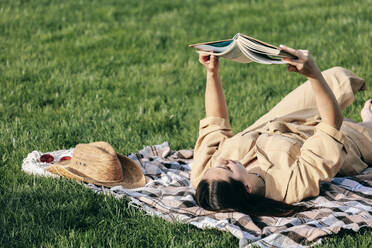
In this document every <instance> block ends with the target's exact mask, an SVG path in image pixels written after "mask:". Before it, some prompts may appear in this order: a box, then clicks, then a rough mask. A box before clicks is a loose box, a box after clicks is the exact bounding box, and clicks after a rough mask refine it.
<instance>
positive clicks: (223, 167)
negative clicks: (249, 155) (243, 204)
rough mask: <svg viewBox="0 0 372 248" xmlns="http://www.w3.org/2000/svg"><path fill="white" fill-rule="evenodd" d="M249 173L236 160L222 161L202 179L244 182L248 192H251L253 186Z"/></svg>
mask: <svg viewBox="0 0 372 248" xmlns="http://www.w3.org/2000/svg"><path fill="white" fill-rule="evenodd" d="M247 175H248V172H247V170H246V169H245V167H244V166H243V165H242V164H241V163H240V162H239V161H236V160H226V159H220V160H218V161H217V164H216V166H215V167H213V168H210V169H209V170H207V171H206V172H205V173H204V175H203V178H202V179H206V180H221V181H229V179H230V178H232V179H234V180H237V181H240V182H242V183H243V184H244V185H245V186H246V188H247V190H248V192H251V190H252V189H253V185H251V183H250V182H249V180H248V179H247Z"/></svg>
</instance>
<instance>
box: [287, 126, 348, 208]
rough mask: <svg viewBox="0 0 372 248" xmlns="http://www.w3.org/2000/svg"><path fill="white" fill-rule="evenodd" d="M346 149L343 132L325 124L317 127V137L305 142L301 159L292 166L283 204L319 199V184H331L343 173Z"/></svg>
mask: <svg viewBox="0 0 372 248" xmlns="http://www.w3.org/2000/svg"><path fill="white" fill-rule="evenodd" d="M343 147H344V136H343V134H342V132H341V131H339V130H337V129H335V128H333V127H332V126H330V125H328V124H326V123H320V124H318V125H317V126H316V131H315V134H314V135H313V136H311V137H310V138H308V139H307V140H306V141H305V143H304V144H303V146H302V147H301V152H300V156H299V158H298V159H297V160H296V161H295V163H294V165H293V166H292V168H293V170H292V173H291V176H290V179H289V181H288V187H287V194H286V196H285V199H284V201H285V202H286V203H294V202H299V201H301V200H302V199H305V198H307V197H314V196H318V195H319V190H320V189H319V183H320V182H321V181H330V180H331V179H332V178H333V177H334V176H335V175H336V174H337V172H338V171H339V170H340V168H341V166H342V163H343V158H344V156H342V152H343Z"/></svg>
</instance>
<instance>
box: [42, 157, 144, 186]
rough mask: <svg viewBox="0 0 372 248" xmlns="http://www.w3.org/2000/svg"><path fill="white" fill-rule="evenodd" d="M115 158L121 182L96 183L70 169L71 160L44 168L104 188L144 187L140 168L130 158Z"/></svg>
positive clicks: (96, 181)
mask: <svg viewBox="0 0 372 248" xmlns="http://www.w3.org/2000/svg"><path fill="white" fill-rule="evenodd" d="M117 157H118V159H119V161H120V164H121V167H122V170H123V180H121V181H98V180H95V179H93V178H91V177H89V176H87V175H84V174H83V173H81V172H80V171H78V170H76V169H75V168H72V167H71V164H72V163H71V162H72V161H71V160H64V161H59V162H57V163H55V164H53V165H50V166H48V167H47V168H46V170H47V171H49V172H51V173H54V174H57V175H60V176H63V177H66V178H69V179H74V180H76V181H82V182H87V183H92V184H95V185H99V186H105V187H109V188H111V187H114V186H123V187H124V188H127V189H133V188H140V187H143V186H145V184H146V179H145V175H144V174H143V172H142V170H141V168H139V167H138V165H137V164H136V163H135V162H134V161H133V160H131V159H130V158H128V157H126V156H124V155H122V154H119V153H117Z"/></svg>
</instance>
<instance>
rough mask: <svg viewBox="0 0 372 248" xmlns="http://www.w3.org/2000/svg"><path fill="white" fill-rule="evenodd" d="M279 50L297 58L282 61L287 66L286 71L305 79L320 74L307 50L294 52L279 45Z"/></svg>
mask: <svg viewBox="0 0 372 248" xmlns="http://www.w3.org/2000/svg"><path fill="white" fill-rule="evenodd" d="M280 48H281V49H282V50H284V51H286V52H288V53H290V54H293V55H295V56H296V57H297V59H292V58H283V61H284V62H286V63H287V64H288V71H291V72H298V73H300V74H302V75H304V76H305V77H307V78H318V77H319V74H321V72H320V70H319V67H318V66H317V64H316V63H315V60H314V58H313V56H311V54H310V52H309V51H308V50H295V49H293V48H290V47H286V46H283V45H280Z"/></svg>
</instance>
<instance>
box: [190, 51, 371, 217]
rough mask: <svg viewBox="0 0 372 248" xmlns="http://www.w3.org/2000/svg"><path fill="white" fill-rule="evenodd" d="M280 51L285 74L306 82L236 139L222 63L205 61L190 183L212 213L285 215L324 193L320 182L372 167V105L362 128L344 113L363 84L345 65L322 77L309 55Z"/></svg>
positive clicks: (204, 58)
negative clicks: (201, 116) (202, 116)
mask: <svg viewBox="0 0 372 248" xmlns="http://www.w3.org/2000/svg"><path fill="white" fill-rule="evenodd" d="M281 49H283V50H285V51H287V52H289V53H291V54H294V55H296V56H297V57H298V59H290V58H284V59H283V61H285V62H286V63H287V64H288V71H290V72H297V73H300V74H302V75H304V76H305V77H306V78H307V79H308V81H307V82H305V83H304V84H303V85H301V86H300V87H298V88H297V89H295V90H294V91H293V92H291V93H290V94H289V95H287V96H286V97H285V98H284V99H283V100H282V101H281V102H280V103H278V104H277V105H276V106H275V107H274V108H273V109H272V110H271V111H270V112H269V113H267V114H266V115H264V116H263V117H261V118H260V119H259V120H257V121H256V122H255V123H254V124H253V125H251V126H250V127H248V128H247V129H246V130H244V131H242V132H240V133H238V134H236V135H233V132H232V130H231V127H230V124H229V117H228V111H227V106H226V102H225V97H224V93H223V89H222V83H221V80H220V77H219V72H218V65H219V63H218V58H217V57H215V56H208V55H202V54H201V55H200V57H199V61H200V63H201V64H203V65H204V67H205V68H206V69H207V83H206V92H205V112H206V118H205V119H203V120H201V121H200V131H199V138H198V140H197V142H196V145H195V150H194V163H193V167H192V172H191V183H192V185H193V187H195V188H196V200H197V202H198V204H199V205H200V206H202V207H203V208H205V209H208V210H228V211H231V210H234V211H240V212H244V213H247V214H251V215H271V216H288V215H291V214H293V213H295V212H297V211H300V210H304V209H306V208H304V207H300V206H292V205H289V204H292V203H296V202H300V201H301V200H303V199H305V198H308V197H314V196H317V195H319V183H320V182H321V181H330V180H331V179H332V178H333V177H334V176H335V175H336V174H337V173H339V174H341V175H354V174H358V173H360V172H361V171H362V170H363V169H365V168H366V167H368V164H370V163H372V153H371V152H370V149H369V148H370V147H372V146H371V145H372V112H371V109H370V108H371V100H368V101H367V102H366V103H365V105H364V107H363V109H362V111H361V116H362V119H363V122H362V123H355V122H353V121H351V120H344V119H343V116H342V112H341V111H342V110H343V109H345V108H346V107H347V106H348V105H350V104H351V103H352V102H353V100H354V94H355V93H356V92H357V91H359V90H362V89H364V80H363V79H361V78H359V77H357V76H355V75H354V74H353V73H351V72H350V71H348V70H346V69H343V68H341V67H335V68H332V69H329V70H327V71H325V72H323V73H321V72H320V70H319V68H318V66H317V65H316V63H315V61H314V59H313V57H312V56H311V54H310V53H309V52H308V51H306V50H295V49H292V48H289V47H285V46H282V47H281Z"/></svg>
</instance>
